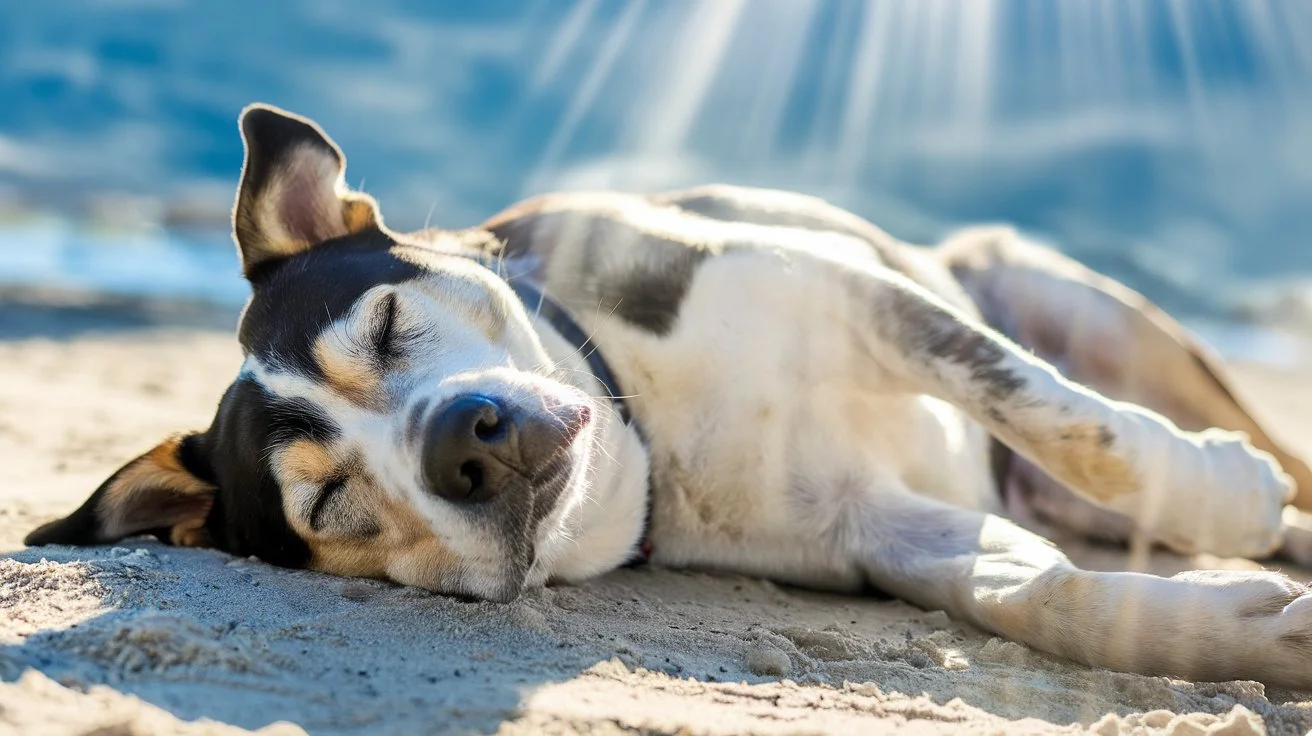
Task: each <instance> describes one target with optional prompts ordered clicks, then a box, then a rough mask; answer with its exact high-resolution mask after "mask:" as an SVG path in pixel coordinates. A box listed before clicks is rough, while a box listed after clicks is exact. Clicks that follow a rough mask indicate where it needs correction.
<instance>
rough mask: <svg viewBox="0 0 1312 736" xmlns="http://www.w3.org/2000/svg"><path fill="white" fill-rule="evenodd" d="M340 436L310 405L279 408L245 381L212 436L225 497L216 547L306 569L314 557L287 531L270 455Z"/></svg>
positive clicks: (215, 529)
mask: <svg viewBox="0 0 1312 736" xmlns="http://www.w3.org/2000/svg"><path fill="white" fill-rule="evenodd" d="M337 431H338V430H337V428H336V427H335V426H334V425H333V424H332V422H331V421H330V420H328V419H327V418H326V417H323V416H322V415H320V414H318V412H315V411H314V410H313V409H312V408H311V407H308V406H306V405H304V404H299V403H294V404H289V403H286V402H280V401H278V400H276V399H275V398H274V397H273V396H271V395H270V394H269V393H268V392H267V391H265V390H264V388H263V387H261V386H260V385H259V384H258V383H256V382H255V381H254V380H252V379H250V378H246V377H243V378H238V379H237V381H236V382H235V383H233V384H232V386H230V387H229V388H228V391H227V393H225V394H224V396H223V401H222V402H221V403H220V404H219V412H218V415H217V416H216V417H215V420H214V425H213V426H212V427H211V428H210V431H209V433H208V435H209V444H210V446H211V448H212V455H211V463H212V465H213V467H214V475H215V477H216V478H217V480H218V486H219V491H218V493H217V494H216V496H215V499H214V506H213V508H212V509H211V510H210V515H209V518H208V519H207V520H206V526H207V528H208V530H209V533H210V536H211V538H212V539H213V540H214V542H215V544H216V546H218V547H219V548H220V549H223V550H225V551H227V552H231V553H232V554H235V555H241V556H248V555H255V556H256V557H259V558H260V559H262V560H264V561H266V562H269V563H271V564H274V565H280V566H283V567H304V566H305V565H306V564H307V563H308V562H309V557H310V549H309V547H308V546H307V545H306V544H305V541H304V540H302V539H301V538H300V537H299V536H297V534H296V533H295V532H294V531H292V528H291V526H290V525H288V523H287V517H286V514H285V513H284V512H283V504H282V491H281V489H280V488H279V487H278V482H277V481H276V480H275V479H274V476H273V472H272V469H271V468H270V467H269V456H270V452H269V450H270V449H271V448H272V447H274V446H275V445H276V444H278V443H283V442H290V441H292V440H295V439H298V438H311V439H316V440H319V441H324V440H329V439H332V437H333V436H335V435H336V433H337Z"/></svg>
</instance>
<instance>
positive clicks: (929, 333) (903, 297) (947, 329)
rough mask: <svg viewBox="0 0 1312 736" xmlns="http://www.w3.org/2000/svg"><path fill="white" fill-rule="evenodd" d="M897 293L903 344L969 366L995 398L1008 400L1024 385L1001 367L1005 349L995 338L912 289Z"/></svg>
mask: <svg viewBox="0 0 1312 736" xmlns="http://www.w3.org/2000/svg"><path fill="white" fill-rule="evenodd" d="M895 293H896V297H895V300H894V307H893V311H894V312H895V314H894V319H895V320H896V323H897V329H898V338H899V340H900V342H901V343H902V344H903V345H910V346H914V347H915V348H916V349H918V350H923V351H925V352H928V353H930V354H931V355H934V356H936V357H939V358H942V359H944V360H947V361H950V362H953V363H956V364H958V365H962V366H965V367H967V368H969V369H970V371H971V378H972V379H974V380H975V381H978V382H979V383H982V384H983V385H984V387H985V389H984V390H985V392H986V393H987V394H988V396H989V398H990V399H992V400H994V401H1005V400H1006V399H1008V398H1010V397H1011V396H1012V395H1013V394H1015V393H1016V392H1017V391H1020V390H1021V389H1022V388H1024V387H1025V379H1023V378H1021V377H1020V376H1017V375H1016V374H1015V373H1013V372H1012V371H1011V370H1010V369H1008V368H1003V367H999V365H998V364H999V363H1001V362H1002V361H1003V359H1004V358H1005V357H1006V351H1005V350H1003V349H1002V347H1001V346H999V345H998V344H997V342H995V341H994V339H992V338H991V337H989V336H988V335H985V334H982V333H980V332H977V331H975V330H974V329H971V328H970V327H968V326H967V325H965V324H963V323H962V322H961V321H960V320H959V319H957V318H956V317H955V316H953V315H952V314H951V313H949V312H947V311H946V310H944V309H942V308H940V307H938V306H935V305H933V304H930V303H928V302H925V301H924V300H922V299H920V298H919V297H917V296H916V295H915V294H912V293H911V292H909V291H903V290H898V291H896V292H895Z"/></svg>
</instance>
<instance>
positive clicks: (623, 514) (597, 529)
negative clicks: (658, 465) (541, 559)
mask: <svg viewBox="0 0 1312 736" xmlns="http://www.w3.org/2000/svg"><path fill="white" fill-rule="evenodd" d="M511 288H513V289H514V290H515V293H516V294H518V295H519V298H520V300H521V301H523V302H524V307H525V309H526V310H527V311H528V313H529V316H530V317H531V318H532V320H533V326H534V328H535V329H536V330H537V332H538V336H539V338H540V339H541V340H542V344H543V346H544V347H545V348H546V349H547V353H548V354H549V355H550V356H551V358H552V360H553V361H554V362H556V363H557V364H558V365H560V366H561V367H562V368H565V369H566V370H565V371H563V372H562V373H563V375H565V376H566V380H568V381H569V382H570V383H571V384H572V385H574V386H575V387H577V388H579V389H581V390H583V391H585V392H587V394H588V395H589V396H594V397H599V399H600V400H601V401H602V402H605V403H604V404H602V409H603V410H602V411H599V412H597V427H596V433H597V434H596V442H597V446H596V447H595V448H594V450H593V457H592V462H591V464H590V467H589V468H588V470H587V473H588V477H587V489H586V494H587V497H586V498H583V499H580V500H579V502H578V503H576V504H575V505H574V506H573V508H572V509H571V511H570V513H569V514H567V516H566V518H565V519H564V521H563V524H564V526H565V530H566V531H567V533H568V534H569V536H570V537H571V538H572V539H573V544H571V545H568V546H567V547H566V548H565V549H563V550H562V552H561V553H560V554H559V556H557V557H556V558H555V559H554V560H553V561H552V564H551V566H550V573H549V574H550V577H551V578H552V579H560V580H565V581H574V580H582V579H584V578H588V577H591V576H593V575H596V574H598V573H600V572H604V571H606V570H610V569H614V568H616V567H620V566H621V565H624V564H626V563H631V562H634V561H640V560H645V559H646V557H647V556H648V554H649V549H650V548H649V545H648V544H647V543H646V534H647V532H648V525H649V519H648V508H649V499H648V493H649V477H648V467H649V461H648V456H647V449H646V447H645V445H644V443H643V441H642V435H641V432H640V431H639V429H638V427H637V426H636V424H635V423H634V421H633V418H632V417H631V416H630V414H629V410H628V406H627V404H626V403H625V400H624V399H623V392H622V391H621V390H620V386H619V384H618V382H617V381H616V379H615V377H614V375H613V374H612V373H611V371H610V367H609V366H608V365H607V363H606V360H605V356H603V355H602V354H601V352H600V351H599V350H598V349H597V346H596V345H593V344H592V342H591V340H590V339H589V337H588V335H587V333H586V332H584V330H583V329H582V328H581V327H580V326H579V325H578V323H577V322H575V321H574V319H573V318H572V317H571V316H570V315H569V313H568V312H567V311H565V309H564V307H562V306H561V305H560V304H559V303H557V302H555V301H554V300H552V299H551V298H550V297H549V296H547V295H546V294H545V293H544V292H543V291H542V290H541V289H540V288H539V287H537V286H536V285H535V284H533V283H531V282H530V281H529V280H528V279H526V278H522V277H521V278H519V279H515V280H514V281H512V283H511ZM606 409H609V411H607V410H606Z"/></svg>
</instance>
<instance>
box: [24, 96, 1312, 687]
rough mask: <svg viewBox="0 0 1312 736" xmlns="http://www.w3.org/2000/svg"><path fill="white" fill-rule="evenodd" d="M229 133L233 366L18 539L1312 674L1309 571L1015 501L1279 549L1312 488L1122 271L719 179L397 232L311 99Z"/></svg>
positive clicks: (987, 232) (494, 593)
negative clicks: (731, 587)
mask: <svg viewBox="0 0 1312 736" xmlns="http://www.w3.org/2000/svg"><path fill="white" fill-rule="evenodd" d="M239 127H240V130H241V133H242V137H243V141H244V145H245V161H244V164H243V168H242V174H241V181H240V185H239V190H238V192H237V196H236V203H235V207H234V213H233V232H234V239H235V240H236V243H237V246H238V250H239V253H240V260H241V267H242V270H243V273H244V275H245V277H246V278H247V279H248V281H249V283H250V287H251V296H250V299H249V301H248V302H247V305H246V307H245V309H244V311H243V313H242V316H241V319H240V323H239V327H238V338H239V340H240V343H241V346H242V350H243V353H244V356H245V360H244V363H243V364H242V367H241V369H240V372H239V374H238V376H237V378H236V380H235V381H234V382H233V383H232V384H231V386H229V387H228V389H227V390H226V392H225V393H224V394H223V397H222V400H221V401H220V403H219V405H218V409H217V412H216V415H215V417H214V420H213V422H212V424H211V425H210V427H209V428H208V429H207V430H205V431H197V432H188V433H183V434H178V435H175V436H170V437H168V438H166V439H164V441H163V442H161V443H160V444H159V445H158V446H156V447H154V448H153V449H151V450H150V451H148V452H146V453H145V454H143V455H141V456H140V457H138V458H136V459H134V460H132V461H131V462H128V463H127V464H126V465H124V466H123V467H122V468H121V469H119V470H118V471H117V472H115V473H114V474H113V475H112V476H110V477H109V479H108V480H106V481H105V482H104V484H103V485H101V486H100V487H99V488H98V489H97V490H96V491H95V492H94V493H93V494H92V495H91V496H90V498H89V499H88V500H87V501H86V502H85V503H84V504H83V505H82V506H81V507H80V508H78V509H77V510H76V511H74V512H73V513H71V514H70V515H69V516H67V517H66V518H63V519H59V520H57V521H53V522H51V523H48V524H46V525H44V526H42V527H40V528H39V529H37V530H35V531H34V532H32V533H31V534H30V535H29V536H28V537H27V539H26V543H27V544H28V545H44V544H75V545H89V544H105V543H110V542H114V541H116V540H119V539H122V538H125V537H128V536H132V535H141V534H153V535H155V536H157V537H159V538H160V539H162V540H164V541H166V542H168V543H171V544H174V545H181V546H205V547H214V548H217V549H220V550H224V551H227V552H230V553H232V554H235V555H242V556H249V555H254V556H257V557H259V558H261V559H263V560H265V561H267V562H269V563H272V564H274V565H280V566H285V567H291V568H309V569H313V570H319V571H323V572H327V573H332V574H336V575H342V576H360V577H369V578H381V579H387V580H391V581H394V582H396V583H400V584H404V585H414V586H419V587H421V588H426V589H429V590H432V591H436V592H439V593H444V594H451V595H457V596H465V597H472V598H478V599H487V600H491V601H509V600H511V599H514V598H515V597H516V596H518V595H519V594H520V593H521V592H523V591H525V590H526V589H529V588H532V587H534V586H541V585H544V584H546V583H549V582H564V583H569V582H577V581H583V580H587V579H589V578H592V577H594V576H598V575H601V574H603V573H605V572H607V571H610V570H613V569H616V568H618V567H621V566H623V565H626V564H630V563H635V562H641V561H644V560H650V561H651V562H652V563H655V564H660V565H665V566H674V567H683V568H698V569H710V570H719V571H729V572H733V573H740V574H746V575H752V576H761V577H765V578H769V579H773V580H776V581H780V582H783V583H788V584H796V585H800V586H805V587H809V588H815V589H821V590H828V591H842V592H848V593H861V592H863V591H868V590H870V589H877V590H879V591H882V592H885V593H887V594H892V595H895V596H897V597H899V598H902V599H904V600H906V601H908V602H910V603H913V604H915V605H917V606H920V607H923V608H925V609H941V610H944V611H946V612H947V613H948V614H949V615H951V616H952V617H954V618H956V619H958V620H961V621H964V622H968V623H970V624H973V625H975V626H977V627H980V628H982V629H984V630H986V631H989V632H992V633H994V634H996V635H999V636H1002V637H1006V638H1008V639H1011V640H1014V641H1016V642H1022V643H1024V644H1027V645H1029V646H1032V647H1035V648H1037V649H1039V650H1042V651H1045V652H1049V653H1052V654H1056V655H1060V656H1063V657H1067V658H1070V659H1073V660H1076V661H1079V662H1083V663H1085V664H1088V665H1091V666H1094V667H1103V668H1110V669H1114V670H1121V671H1127V672H1137V673H1145V674H1163V675H1172V676H1179V677H1187V678H1191V679H1206V680H1229V679H1253V680H1260V681H1263V682H1265V683H1268V684H1271V685H1276V686H1284V687H1290V688H1301V689H1309V688H1312V591H1310V590H1309V589H1308V588H1307V587H1305V586H1303V585H1301V584H1298V583H1296V582H1294V581H1292V580H1290V579H1289V578H1287V577H1285V576H1283V575H1281V574H1278V573H1274V572H1252V571H1244V572H1240V571H1198V572H1189V573H1184V574H1180V575H1177V576H1175V577H1171V578H1163V577H1154V576H1150V575H1144V574H1137V573H1129V572H1094V571H1087V570H1083V569H1079V568H1077V567H1076V566H1075V565H1074V564H1072V563H1071V562H1070V561H1069V560H1068V558H1067V557H1066V556H1065V555H1064V554H1063V553H1062V552H1061V551H1060V550H1059V549H1058V548H1057V547H1056V546H1055V545H1054V544H1053V543H1051V542H1049V541H1048V540H1047V539H1045V538H1044V537H1042V536H1039V535H1038V534H1036V533H1034V532H1032V531H1029V530H1027V529H1026V528H1025V527H1024V526H1022V525H1020V524H1017V523H1015V522H1013V521H1011V520H1008V519H1007V518H1004V516H1005V514H1006V513H1007V510H1008V509H1012V510H1013V511H1014V510H1015V509H1017V508H1020V509H1029V510H1031V511H1035V512H1036V513H1038V514H1046V516H1045V518H1048V519H1050V520H1052V521H1054V522H1055V523H1058V524H1061V523H1066V524H1069V525H1071V526H1073V527H1075V528H1077V529H1079V530H1080V531H1082V532H1084V533H1088V534H1091V535H1098V536H1103V537H1109V536H1110V537H1115V538H1120V539H1121V540H1122V541H1124V540H1125V539H1128V538H1129V537H1131V536H1137V537H1138V538H1142V539H1150V540H1152V541H1154V542H1156V543H1158V544H1161V545H1164V546H1166V547H1168V548H1170V549H1172V550H1175V551H1178V552H1181V553H1187V554H1193V553H1210V554H1214V555H1219V556H1225V557H1248V558H1262V557H1265V556H1268V555H1270V554H1272V553H1273V552H1275V551H1277V550H1278V549H1280V548H1281V545H1282V543H1284V542H1286V541H1287V539H1288V538H1289V537H1290V535H1291V534H1293V532H1292V531H1291V529H1292V528H1293V527H1291V526H1290V523H1289V520H1290V519H1291V518H1295V517H1296V516H1297V515H1298V514H1299V511H1298V509H1300V508H1301V509H1309V508H1312V473H1310V472H1309V469H1308V467H1307V466H1306V465H1305V464H1304V463H1303V462H1302V461H1301V460H1299V459H1298V458H1296V457H1294V456H1293V455H1291V454H1290V453H1289V452H1288V451H1286V450H1285V449H1283V448H1282V447H1281V446H1280V445H1279V444H1278V443H1277V442H1276V441H1275V440H1273V439H1272V437H1271V436H1270V434H1269V433H1268V432H1266V431H1264V429H1263V427H1262V426H1261V425H1260V424H1259V422H1258V421H1257V420H1255V419H1254V418H1253V416H1252V415H1251V413H1250V412H1249V411H1248V410H1247V409H1246V408H1245V407H1244V406H1243V404H1242V403H1241V402H1240V400H1239V399H1238V398H1236V397H1235V395H1234V393H1233V392H1232V391H1231V389H1230V388H1229V383H1228V381H1227V380H1226V378H1225V377H1224V373H1223V370H1222V369H1221V367H1220V365H1219V362H1218V361H1217V360H1216V359H1215V358H1213V357H1212V356H1211V355H1210V354H1209V353H1208V352H1207V349H1206V348H1205V347H1203V346H1201V345H1199V344H1198V343H1196V342H1195V341H1194V340H1193V339H1192V338H1191V337H1189V335H1188V334H1187V333H1186V332H1185V331H1184V330H1183V328H1181V327H1180V326H1179V325H1178V324H1177V323H1176V322H1174V321H1173V320H1171V319H1170V318H1169V317H1168V316H1166V315H1165V314H1164V313H1163V312H1162V311H1161V310H1159V309H1157V308H1156V307H1154V306H1153V305H1151V304H1149V303H1148V302H1147V301H1146V300H1144V299H1143V297H1141V296H1139V295H1138V294H1136V293H1134V292H1132V291H1130V290H1129V289H1127V288H1125V287H1124V286H1121V285H1120V284H1118V283H1115V282H1114V281H1111V280H1110V279H1107V278H1105V277H1102V276H1099V275H1097V274H1095V273H1092V272H1091V271H1089V270H1087V269H1085V268H1083V267H1082V266H1080V265H1078V264H1076V263H1075V262H1073V261H1071V260H1068V259H1066V258H1064V257H1063V256H1061V255H1059V254H1058V253H1056V252H1055V251H1052V250H1048V249H1046V248H1043V247H1041V246H1039V245H1036V244H1032V243H1029V242H1027V241H1025V240H1024V239H1023V238H1021V237H1020V236H1019V235H1017V234H1016V233H1014V232H1012V231H1010V230H1006V229H976V230H970V231H966V232H964V233H961V234H958V235H957V236H955V237H953V238H950V239H949V240H948V241H946V242H944V243H942V244H940V245H939V246H937V247H934V248H930V247H920V246H912V245H908V244H904V243H901V242H898V241H897V240H895V239H893V238H892V237H890V236H889V235H887V234H885V233H884V232H882V231H880V230H879V229H877V228H876V227H875V226H874V225H872V224H870V223H869V222H867V221H865V220H863V219H861V218H859V217H857V216H855V215H853V214H851V213H849V212H846V211H843V210H841V209H839V208H837V207H834V206H831V205H828V204H826V203H824V202H823V201H821V200H818V199H815V198H811V197H808V196H803V195H799V194H792V193H787V192H781V191H773V190H757V189H746V188H736V187H729V186H710V187H704V188H699V189H692V190H687V191H681V192H675V193H667V194H660V195H654V196H638V195H631V194H620V193H607V192H597V193H564V194H552V195H548V196H542V197H538V198H536V199H532V200H529V201H526V202H522V203H520V204H517V205H515V206H513V207H511V208H510V209H508V210H506V211H504V212H502V213H500V214H498V215H496V216H494V217H493V218H492V219H490V220H488V221H487V222H485V223H484V224H483V225H482V226H481V227H478V228H473V229H469V230H463V231H440V230H425V231H422V232H418V233H411V234H401V233H397V232H393V231H392V230H390V229H388V228H387V227H386V226H385V224H384V221H383V219H382V217H381V215H380V213H379V209H378V206H377V204H376V202H375V201H374V200H373V199H372V198H370V197H369V196H367V195H365V194H363V193H360V192H355V191H351V190H349V189H348V188H347V187H346V186H345V184H344V171H345V165H346V160H345V157H344V156H343V154H342V152H341V150H340V149H339V148H338V146H337V145H336V144H335V143H334V142H333V141H332V140H331V139H330V138H329V137H328V136H327V135H326V134H325V133H324V132H323V131H322V130H321V129H320V128H319V127H318V126H317V125H316V124H315V123H313V122H312V121H310V120H308V119H305V118H302V117H299V116H296V115H293V114H291V113H288V112H285V111H282V110H279V109H277V108H274V107H271V106H266V105H252V106H250V107H248V108H246V109H245V110H244V111H243V112H242V115H241V118H240V123H239ZM1112 396H1114V397H1115V399H1113V398H1110V397H1112ZM1291 514H1292V515H1293V516H1291Z"/></svg>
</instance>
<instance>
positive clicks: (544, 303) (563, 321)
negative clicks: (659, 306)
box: [510, 281, 633, 425]
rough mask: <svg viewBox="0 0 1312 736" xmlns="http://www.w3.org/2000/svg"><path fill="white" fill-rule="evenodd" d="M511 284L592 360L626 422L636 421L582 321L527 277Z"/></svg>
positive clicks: (528, 305)
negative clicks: (527, 280) (575, 319)
mask: <svg viewBox="0 0 1312 736" xmlns="http://www.w3.org/2000/svg"><path fill="white" fill-rule="evenodd" d="M510 288H512V289H514V290H515V294H516V295H518V296H519V300H520V301H522V302H524V308H525V309H527V310H528V311H529V313H530V314H537V315H538V316H540V317H542V319H545V320H546V321H547V322H548V323H549V324H550V325H551V327H552V328H553V329H554V330H555V331H556V332H558V333H560V336H561V337H563V338H565V340H566V341H567V342H569V343H570V344H571V345H573V346H574V347H575V348H576V349H577V350H578V351H579V353H580V354H581V355H582V356H583V359H584V360H585V361H587V363H588V370H589V371H590V372H591V373H592V375H593V376H594V377H595V378H596V379H597V381H598V382H599V383H601V387H602V389H604V390H605V391H606V397H607V398H609V399H610V400H611V403H612V404H614V406H615V415H616V416H618V417H619V418H620V420H621V421H623V422H624V423H625V424H629V425H632V424H633V415H632V414H631V413H630V412H629V405H628V402H626V401H625V400H624V395H623V394H622V393H621V392H620V387H619V384H618V383H617V382H616V381H615V374H613V373H611V372H610V366H609V365H607V364H606V358H605V357H603V356H602V354H601V351H600V350H598V349H597V346H596V345H594V344H593V342H592V339H591V338H589V337H588V333H586V332H584V331H583V328H582V327H580V326H579V323H578V322H575V321H574V318H573V317H571V316H569V312H566V311H565V308H564V307H562V306H561V305H560V302H557V301H556V300H555V299H552V298H551V297H549V296H547V295H546V293H545V292H543V291H541V290H540V289H538V288H537V287H535V286H533V285H531V284H529V283H526V282H524V281H515V282H512V283H511V284H510Z"/></svg>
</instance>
